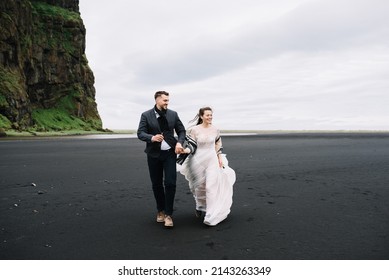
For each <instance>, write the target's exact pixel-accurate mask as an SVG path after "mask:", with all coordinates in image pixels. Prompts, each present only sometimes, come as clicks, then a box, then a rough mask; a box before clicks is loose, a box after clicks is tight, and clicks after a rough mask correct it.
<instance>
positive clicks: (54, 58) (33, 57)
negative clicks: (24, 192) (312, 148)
mask: <svg viewBox="0 0 389 280" xmlns="http://www.w3.org/2000/svg"><path fill="white" fill-rule="evenodd" d="M78 3H79V0H41V1H35V0H1V1H0V13H1V14H0V130H3V131H7V130H19V131H52V130H100V129H101V128H102V127H101V126H102V124H101V119H100V116H99V114H98V111H97V105H96V102H95V88H94V76H93V73H92V71H91V69H90V68H89V66H88V61H87V58H86V56H85V27H84V24H83V21H82V19H81V16H80V13H79V7H78Z"/></svg>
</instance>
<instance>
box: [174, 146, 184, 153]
mask: <svg viewBox="0 0 389 280" xmlns="http://www.w3.org/2000/svg"><path fill="white" fill-rule="evenodd" d="M175 152H176V154H182V153H183V152H184V148H182V145H181V143H177V144H176V150H175Z"/></svg>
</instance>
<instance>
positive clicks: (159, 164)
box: [137, 91, 185, 228]
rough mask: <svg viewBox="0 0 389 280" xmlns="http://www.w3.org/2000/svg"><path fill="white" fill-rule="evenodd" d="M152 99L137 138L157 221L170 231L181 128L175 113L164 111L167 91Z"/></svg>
mask: <svg viewBox="0 0 389 280" xmlns="http://www.w3.org/2000/svg"><path fill="white" fill-rule="evenodd" d="M154 99H155V106H154V108H152V109H150V110H148V111H146V112H143V113H142V115H141V118H140V122H139V127H138V132H137V135H138V138H139V139H140V140H142V141H145V142H146V149H145V153H146V154H147V164H148V167H149V173H150V178H151V184H152V188H153V192H154V197H155V200H156V203H157V211H158V213H157V222H158V223H165V227H168V228H171V227H173V219H172V215H173V204H174V196H175V193H176V180H177V171H176V154H181V153H183V148H182V144H183V143H184V140H185V127H184V125H183V124H182V122H181V120H180V118H179V117H178V114H177V112H175V111H173V110H168V109H167V107H168V105H169V93H168V92H166V91H157V92H156V93H155V94H154ZM174 131H175V132H176V134H177V136H178V140H177V139H176V138H175V137H174Z"/></svg>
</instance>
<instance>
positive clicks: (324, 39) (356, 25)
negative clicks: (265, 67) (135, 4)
mask: <svg viewBox="0 0 389 280" xmlns="http://www.w3.org/2000/svg"><path fill="white" fill-rule="evenodd" d="M382 3H383V1H358V0H357V1H352V2H350V1H311V2H307V3H304V4H302V5H300V6H299V7H297V8H296V9H294V10H292V11H290V12H289V13H287V14H286V15H284V16H283V17H281V18H279V19H277V20H273V21H271V22H266V23H262V22H261V23H260V24H257V25H250V26H241V27H240V28H241V29H238V30H235V31H234V32H233V33H232V34H228V35H226V34H222V35H223V36H222V37H220V36H218V35H217V33H216V34H206V35H205V36H204V37H200V38H196V40H195V41H194V42H189V43H188V44H187V45H185V44H184V45H181V44H180V42H179V41H178V42H177V41H174V42H171V43H172V47H171V49H169V48H164V50H163V52H158V51H157V53H156V54H153V53H151V54H150V53H148V52H145V53H144V54H142V55H141V58H142V60H141V61H139V59H136V58H134V57H133V56H129V57H128V58H127V59H126V61H125V64H131V62H135V63H134V67H133V68H132V69H133V71H134V73H135V74H134V79H133V82H135V83H141V84H142V83H148V84H150V83H151V84H153V83H157V84H159V83H162V84H176V83H183V82H189V81H195V80H202V79H205V78H208V77H211V76H215V75H221V74H223V73H226V72H228V71H231V70H232V69H236V68H239V67H244V66H246V65H248V64H251V63H254V62H256V61H258V60H261V59H266V58H269V57H273V56H277V55H280V54H283V53H285V52H290V51H308V52H317V51H321V50H326V51H328V50H336V49H344V48H350V47H353V46H355V45H362V44H374V43H377V42H378V43H382V40H384V41H386V42H385V43H387V40H388V39H387V38H389V34H388V33H389V28H388V26H389V19H388V17H387V16H386V15H387V14H388V12H389V9H388V8H389V4H383V5H378V4H382ZM174 45H178V46H179V49H177V47H175V46H174ZM137 55H139V54H137Z"/></svg>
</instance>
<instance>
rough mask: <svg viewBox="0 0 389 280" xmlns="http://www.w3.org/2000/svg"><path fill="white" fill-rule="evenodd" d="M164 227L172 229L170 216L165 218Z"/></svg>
mask: <svg viewBox="0 0 389 280" xmlns="http://www.w3.org/2000/svg"><path fill="white" fill-rule="evenodd" d="M165 227H168V228H172V227H173V219H172V217H171V216H168V215H166V216H165Z"/></svg>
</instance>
